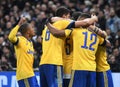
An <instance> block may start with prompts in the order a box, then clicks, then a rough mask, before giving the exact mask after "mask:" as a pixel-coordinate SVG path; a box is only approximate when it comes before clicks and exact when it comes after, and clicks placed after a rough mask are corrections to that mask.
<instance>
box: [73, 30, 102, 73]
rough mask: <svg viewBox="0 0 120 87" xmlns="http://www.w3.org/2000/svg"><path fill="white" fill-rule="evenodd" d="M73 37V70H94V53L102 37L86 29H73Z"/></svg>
mask: <svg viewBox="0 0 120 87" xmlns="http://www.w3.org/2000/svg"><path fill="white" fill-rule="evenodd" d="M72 37H73V48H74V51H73V67H72V69H73V70H87V71H95V70H96V62H95V53H96V50H97V47H98V45H99V44H102V43H103V41H104V39H103V38H101V37H99V36H98V35H96V34H95V33H92V32H90V31H88V30H87V29H83V28H81V29H77V28H76V29H74V30H73V33H72Z"/></svg>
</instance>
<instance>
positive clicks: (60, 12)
mask: <svg viewBox="0 0 120 87" xmlns="http://www.w3.org/2000/svg"><path fill="white" fill-rule="evenodd" d="M69 13H70V10H69V9H67V8H66V7H63V6H61V7H59V8H58V9H57V10H56V13H55V15H56V16H58V17H62V16H63V15H67V14H69Z"/></svg>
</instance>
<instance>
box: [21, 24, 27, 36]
mask: <svg viewBox="0 0 120 87" xmlns="http://www.w3.org/2000/svg"><path fill="white" fill-rule="evenodd" d="M28 26H29V23H24V24H22V25H21V26H20V28H19V31H20V32H21V34H22V35H23V34H25V33H26V32H27V30H28V28H27V27H28Z"/></svg>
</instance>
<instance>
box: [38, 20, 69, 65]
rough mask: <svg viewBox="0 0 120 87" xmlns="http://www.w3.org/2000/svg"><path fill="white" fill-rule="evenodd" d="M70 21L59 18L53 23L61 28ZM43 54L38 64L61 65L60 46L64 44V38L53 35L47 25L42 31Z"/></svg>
mask: <svg viewBox="0 0 120 87" xmlns="http://www.w3.org/2000/svg"><path fill="white" fill-rule="evenodd" d="M69 23H70V21H68V20H60V21H57V22H55V23H54V24H53V25H54V26H55V27H56V28H58V29H60V30H62V29H65V28H66V27H67V26H68V25H69ZM42 44H43V46H42V49H43V54H42V58H41V62H40V65H42V64H54V65H62V64H63V61H62V48H63V45H64V38H57V37H55V36H53V35H52V34H51V33H50V31H49V29H47V27H46V28H45V30H44V31H43V42H42Z"/></svg>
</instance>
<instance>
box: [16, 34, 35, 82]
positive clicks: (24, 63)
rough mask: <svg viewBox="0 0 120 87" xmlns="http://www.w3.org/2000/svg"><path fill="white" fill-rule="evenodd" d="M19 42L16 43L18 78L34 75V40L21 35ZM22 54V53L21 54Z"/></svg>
mask: <svg viewBox="0 0 120 87" xmlns="http://www.w3.org/2000/svg"><path fill="white" fill-rule="evenodd" d="M18 38H19V43H18V44H17V45H14V47H15V52H16V57H17V75H16V76H17V80H21V79H24V78H28V77H31V76H34V72H33V61H34V56H33V54H34V49H33V43H32V41H29V40H27V39H26V38H25V37H23V36H19V37H18ZM21 54H22V55H21Z"/></svg>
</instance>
